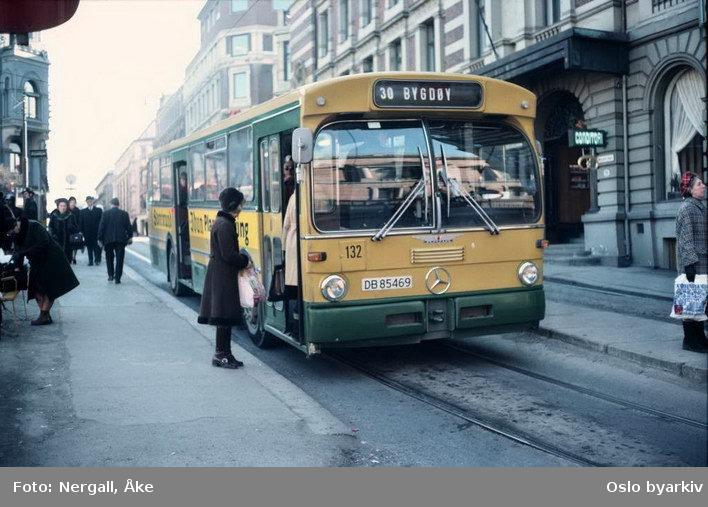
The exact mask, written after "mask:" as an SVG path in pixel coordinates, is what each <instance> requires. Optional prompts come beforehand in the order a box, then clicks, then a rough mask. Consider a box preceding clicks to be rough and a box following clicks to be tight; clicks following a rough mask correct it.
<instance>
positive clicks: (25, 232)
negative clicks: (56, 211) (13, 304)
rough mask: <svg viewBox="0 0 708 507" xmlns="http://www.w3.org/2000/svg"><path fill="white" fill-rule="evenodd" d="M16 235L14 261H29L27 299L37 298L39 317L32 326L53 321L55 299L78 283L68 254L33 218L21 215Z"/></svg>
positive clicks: (17, 263)
mask: <svg viewBox="0 0 708 507" xmlns="http://www.w3.org/2000/svg"><path fill="white" fill-rule="evenodd" d="M12 233H13V236H14V238H13V239H14V246H15V249H14V253H13V256H12V257H13V261H14V262H15V264H16V265H20V262H21V261H20V259H23V258H25V257H26V258H27V260H29V263H30V272H29V282H28V288H27V299H28V300H29V299H36V300H37V305H38V306H39V310H40V313H39V317H38V318H37V319H35V320H33V321H32V322H31V324H32V325H33V326H42V325H46V324H51V323H52V317H51V315H50V314H49V311H50V310H51V309H52V305H53V304H54V301H55V300H56V299H57V298H58V297H60V296H63V295H64V294H66V293H67V292H69V291H71V290H73V289H74V288H76V287H77V286H78V285H79V281H78V280H77V279H76V276H75V275H74V272H73V271H72V270H71V266H70V265H69V262H68V260H67V258H66V253H65V252H64V251H63V250H62V249H61V247H60V246H59V245H58V244H57V243H56V241H53V240H52V238H51V237H50V236H49V233H48V232H47V230H46V229H45V228H44V226H42V224H40V223H39V222H36V221H34V220H28V219H27V217H22V218H21V219H20V220H18V221H17V225H15V227H14V229H13V230H12Z"/></svg>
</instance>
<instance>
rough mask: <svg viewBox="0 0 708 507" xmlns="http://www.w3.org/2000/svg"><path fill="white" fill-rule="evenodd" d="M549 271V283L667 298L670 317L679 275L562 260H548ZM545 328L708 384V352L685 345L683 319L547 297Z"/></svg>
mask: <svg viewBox="0 0 708 507" xmlns="http://www.w3.org/2000/svg"><path fill="white" fill-rule="evenodd" d="M544 271H545V272H544V278H545V280H548V281H549V282H560V283H567V284H571V285H576V286H579V287H587V288H591V289H598V290H610V291H613V292H618V293H621V294H626V295H628V296H640V297H651V298H655V299H661V300H665V301H666V308H667V309H666V313H667V315H668V313H669V311H670V307H671V301H672V299H673V298H672V295H673V282H674V278H675V277H676V275H675V274H674V273H672V272H670V271H666V270H654V269H648V268H613V267H607V266H564V265H557V264H546V265H545V266H544ZM540 327H541V332H542V333H544V334H545V335H546V336H548V337H550V338H554V339H558V340H561V341H563V342H566V343H570V344H572V345H575V346H577V347H580V348H583V349H587V350H592V351H595V352H600V353H604V354H608V355H610V356H613V357H617V358H620V359H624V360H628V361H631V362H633V363H636V364H638V365H640V366H643V367H649V368H657V369H660V370H664V371H667V372H669V373H671V374H674V375H677V376H681V377H686V378H687V379H688V380H690V381H693V382H698V383H701V384H705V382H706V379H707V376H708V357H706V354H698V353H695V352H687V351H685V350H683V349H682V348H681V343H682V339H683V332H682V329H681V326H680V325H679V323H678V322H676V323H671V322H661V321H657V320H650V319H644V318H641V317H635V316H631V315H623V314H620V313H615V312H610V311H603V310H597V309H593V308H589V307H578V306H577V305H569V304H564V303H561V302H557V301H552V300H548V299H547V300H546V318H545V319H544V320H543V321H542V322H541V326H540Z"/></svg>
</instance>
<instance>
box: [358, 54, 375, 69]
mask: <svg viewBox="0 0 708 507" xmlns="http://www.w3.org/2000/svg"><path fill="white" fill-rule="evenodd" d="M361 71H362V72H374V57H373V56H367V57H366V58H364V60H363V61H362V62H361Z"/></svg>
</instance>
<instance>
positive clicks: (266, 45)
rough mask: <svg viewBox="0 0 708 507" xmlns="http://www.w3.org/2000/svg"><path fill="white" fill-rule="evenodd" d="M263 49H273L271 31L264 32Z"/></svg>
mask: <svg viewBox="0 0 708 507" xmlns="http://www.w3.org/2000/svg"><path fill="white" fill-rule="evenodd" d="M263 51H273V36H272V35H271V34H269V33H264V34H263Z"/></svg>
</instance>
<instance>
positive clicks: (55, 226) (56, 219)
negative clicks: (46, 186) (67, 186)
mask: <svg viewBox="0 0 708 507" xmlns="http://www.w3.org/2000/svg"><path fill="white" fill-rule="evenodd" d="M54 203H55V204H56V205H57V209H55V210H54V211H52V213H51V214H50V215H49V235H50V236H51V237H52V239H53V240H54V241H56V242H57V243H59V246H60V247H61V249H62V250H63V251H64V254H65V255H66V260H68V261H69V262H71V261H72V259H73V256H74V249H73V247H72V246H71V235H72V234H76V233H77V232H79V224H77V223H76V219H75V218H74V215H72V214H71V213H70V212H69V201H68V200H67V199H64V198H63V197H61V198H59V199H57V200H56V201H54Z"/></svg>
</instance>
